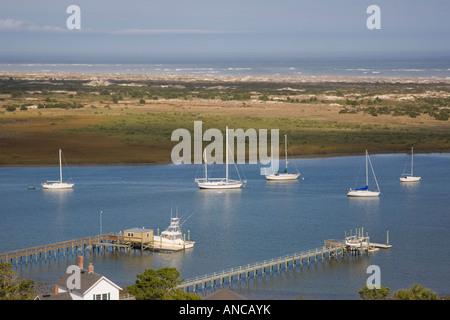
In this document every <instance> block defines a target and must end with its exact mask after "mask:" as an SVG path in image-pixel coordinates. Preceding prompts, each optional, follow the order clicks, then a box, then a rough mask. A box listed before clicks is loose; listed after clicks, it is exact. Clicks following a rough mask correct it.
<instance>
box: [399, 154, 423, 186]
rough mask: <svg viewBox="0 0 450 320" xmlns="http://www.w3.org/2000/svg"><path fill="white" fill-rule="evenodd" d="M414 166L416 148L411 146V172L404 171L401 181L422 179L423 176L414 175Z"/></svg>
mask: <svg viewBox="0 0 450 320" xmlns="http://www.w3.org/2000/svg"><path fill="white" fill-rule="evenodd" d="M413 168H414V148H413V147H411V173H409V174H408V173H404V174H402V176H401V177H400V182H417V181H420V179H422V178H421V177H414V174H413Z"/></svg>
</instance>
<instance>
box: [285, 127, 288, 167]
mask: <svg viewBox="0 0 450 320" xmlns="http://www.w3.org/2000/svg"><path fill="white" fill-rule="evenodd" d="M284 155H285V158H286V172H287V164H288V160H287V135H284Z"/></svg>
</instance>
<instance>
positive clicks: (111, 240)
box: [0, 232, 189, 266]
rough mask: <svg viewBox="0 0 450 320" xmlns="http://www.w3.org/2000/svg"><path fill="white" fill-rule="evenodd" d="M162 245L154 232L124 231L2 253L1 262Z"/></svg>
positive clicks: (127, 250) (28, 260) (38, 259)
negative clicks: (149, 233) (144, 235)
mask: <svg viewBox="0 0 450 320" xmlns="http://www.w3.org/2000/svg"><path fill="white" fill-rule="evenodd" d="M188 237H189V236H188ZM160 247H161V244H160V243H159V242H157V241H154V240H153V233H151V236H150V237H149V238H143V237H142V236H141V235H139V234H136V232H135V233H134V234H132V235H129V234H125V233H122V232H119V233H106V234H101V235H96V236H91V237H84V238H79V239H74V240H67V241H63V242H57V243H52V244H47V245H41V246H36V247H31V248H27V249H20V250H14V251H10V252H5V253H0V263H2V262H9V263H12V264H13V265H16V266H18V265H19V264H22V263H25V264H28V263H32V262H33V261H35V262H40V261H42V260H43V261H44V262H47V261H50V260H51V259H56V258H57V257H59V256H63V257H66V256H68V255H72V256H76V255H83V254H84V253H85V252H87V251H89V252H90V253H93V252H99V253H102V252H105V250H107V249H108V248H111V249H112V250H119V251H120V250H122V251H124V252H130V251H131V250H132V249H136V250H153V251H158V250H160ZM181 250H182V249H181Z"/></svg>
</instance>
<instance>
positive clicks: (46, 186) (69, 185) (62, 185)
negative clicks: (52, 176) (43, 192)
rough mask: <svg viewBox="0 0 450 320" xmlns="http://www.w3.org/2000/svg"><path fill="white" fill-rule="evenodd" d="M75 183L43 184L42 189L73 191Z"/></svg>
mask: <svg viewBox="0 0 450 320" xmlns="http://www.w3.org/2000/svg"><path fill="white" fill-rule="evenodd" d="M74 185H75V184H74V183H65V182H62V183H43V184H42V188H44V189H71V188H72V187H73V186H74Z"/></svg>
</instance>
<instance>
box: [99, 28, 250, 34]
mask: <svg viewBox="0 0 450 320" xmlns="http://www.w3.org/2000/svg"><path fill="white" fill-rule="evenodd" d="M107 33H112V34H230V33H242V32H241V31H228V30H207V29H122V30H116V31H110V32H107Z"/></svg>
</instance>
